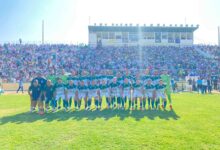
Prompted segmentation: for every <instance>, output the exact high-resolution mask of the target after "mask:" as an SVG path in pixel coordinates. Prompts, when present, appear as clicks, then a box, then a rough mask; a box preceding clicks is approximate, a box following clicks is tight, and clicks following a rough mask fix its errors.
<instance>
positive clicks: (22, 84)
mask: <svg viewBox="0 0 220 150" xmlns="http://www.w3.org/2000/svg"><path fill="white" fill-rule="evenodd" d="M20 90H21V92H22V93H24V83H23V79H22V78H21V79H20V80H19V82H18V89H17V93H18V92H19V91H20Z"/></svg>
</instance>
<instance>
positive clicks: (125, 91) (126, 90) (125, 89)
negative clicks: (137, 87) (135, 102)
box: [121, 78, 131, 109]
mask: <svg viewBox="0 0 220 150" xmlns="http://www.w3.org/2000/svg"><path fill="white" fill-rule="evenodd" d="M121 86H122V94H121V95H122V96H121V105H122V109H125V104H126V100H127V99H128V102H129V109H130V107H131V83H129V81H128V79H127V78H125V79H124V83H123V84H122V85H121Z"/></svg>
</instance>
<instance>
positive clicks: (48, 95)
mask: <svg viewBox="0 0 220 150" xmlns="http://www.w3.org/2000/svg"><path fill="white" fill-rule="evenodd" d="M53 93H54V87H53V85H52V82H51V80H47V84H46V86H45V88H44V96H45V110H46V112H48V111H49V103H50V102H52V101H53Z"/></svg>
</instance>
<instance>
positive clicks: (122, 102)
mask: <svg viewBox="0 0 220 150" xmlns="http://www.w3.org/2000/svg"><path fill="white" fill-rule="evenodd" d="M121 100H122V101H121V105H122V107H123V108H124V107H125V100H124V99H123V98H122V99H121Z"/></svg>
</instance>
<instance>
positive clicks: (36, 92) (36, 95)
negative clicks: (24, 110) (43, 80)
mask: <svg viewBox="0 0 220 150" xmlns="http://www.w3.org/2000/svg"><path fill="white" fill-rule="evenodd" d="M42 91H43V89H41V86H40V85H39V83H38V80H33V84H31V86H30V87H29V89H28V94H29V95H30V99H31V110H30V111H31V112H33V111H34V110H35V108H36V106H37V103H38V109H39V114H43V113H44V111H43V110H44V109H43V108H42V105H41V103H42V102H41V100H40V97H41V94H42Z"/></svg>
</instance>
